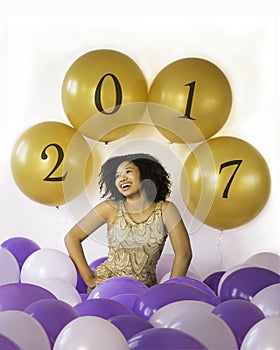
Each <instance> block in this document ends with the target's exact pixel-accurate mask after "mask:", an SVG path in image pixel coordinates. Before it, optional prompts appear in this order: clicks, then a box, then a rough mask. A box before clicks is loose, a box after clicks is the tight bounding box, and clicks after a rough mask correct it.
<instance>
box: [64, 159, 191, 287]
mask: <svg viewBox="0 0 280 350" xmlns="http://www.w3.org/2000/svg"><path fill="white" fill-rule="evenodd" d="M99 185H100V191H101V195H102V198H105V199H104V200H103V201H102V202H100V203H99V204H98V205H96V206H95V207H94V208H93V209H92V210H91V211H90V212H89V213H88V214H87V215H86V216H85V217H84V218H82V219H81V220H80V221H79V222H78V223H77V224H76V225H75V226H74V227H73V228H72V229H71V230H70V231H69V232H68V233H67V235H66V236H65V245H66V248H67V250H68V253H69V256H70V257H71V258H72V260H73V262H74V263H75V265H76V267H77V269H78V271H79V273H80V275H81V277H82V278H83V280H84V281H85V283H86V285H87V286H88V292H90V291H91V290H92V289H93V288H94V287H95V286H97V285H98V284H99V283H101V282H102V281H104V280H106V279H108V278H110V277H117V276H128V277H133V278H136V279H138V280H140V281H142V282H143V283H145V284H146V285H147V286H148V287H150V286H152V285H154V284H156V283H157V279H156V265H157V262H158V260H159V258H160V256H161V253H162V251H163V247H164V244H165V241H166V238H167V237H168V236H169V238H170V241H171V245H172V247H173V250H174V261H173V265H172V270H171V275H170V278H175V277H182V276H186V273H187V270H188V267H189V265H190V262H191V257H192V251H191V245H190V240H189V236H188V232H187V229H186V227H185V225H184V223H183V220H182V218H181V216H180V214H179V211H178V209H177V208H176V206H175V205H174V204H173V203H172V202H170V201H167V198H168V196H169V195H170V186H171V183H170V178H169V174H168V173H167V172H166V170H165V169H164V167H163V166H162V165H161V164H160V162H159V161H158V160H157V159H155V158H154V157H152V156H151V155H149V154H142V153H140V154H139V153H138V154H129V155H123V156H116V157H113V158H110V159H108V160H107V161H106V162H105V163H104V164H103V166H102V168H101V172H100V179H99ZM104 224H107V240H108V259H107V260H106V261H105V262H103V263H102V264H101V265H99V266H98V267H97V268H96V269H95V270H94V272H93V271H91V269H90V267H89V265H88V263H87V261H86V258H85V254H84V251H83V247H82V242H83V240H84V239H85V238H87V237H88V236H89V235H91V234H92V233H93V232H94V231H95V230H96V229H98V228H99V227H100V226H102V225H104Z"/></svg>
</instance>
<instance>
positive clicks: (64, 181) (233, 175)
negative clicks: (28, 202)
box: [12, 49, 270, 230]
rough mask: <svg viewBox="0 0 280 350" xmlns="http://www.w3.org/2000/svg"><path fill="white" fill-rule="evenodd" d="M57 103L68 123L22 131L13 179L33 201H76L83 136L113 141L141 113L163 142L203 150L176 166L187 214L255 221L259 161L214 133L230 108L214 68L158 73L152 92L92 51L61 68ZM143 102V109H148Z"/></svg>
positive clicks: (261, 188) (127, 66)
mask: <svg viewBox="0 0 280 350" xmlns="http://www.w3.org/2000/svg"><path fill="white" fill-rule="evenodd" d="M61 99H62V105H63V109H64V112H65V115H66V116H67V118H68V120H69V121H70V123H71V125H72V126H73V127H70V126H68V125H65V124H63V123H55V122H46V123H42V124H39V125H35V126H33V127H31V128H30V129H28V130H27V131H26V132H25V133H23V135H22V136H21V137H20V138H19V140H18V141H17V143H16V145H15V146H14V150H13V154H12V173H13V177H14V180H15V182H16V184H17V185H18V187H19V188H20V189H21V190H22V192H23V193H25V194H26V195H27V196H28V197H29V198H31V199H33V200H35V201H37V202H39V203H43V204H47V205H56V206H58V205H61V204H63V203H65V202H68V201H70V200H72V199H73V198H75V197H76V196H77V195H79V194H80V193H81V192H82V191H83V190H84V189H85V187H86V186H87V184H88V182H89V179H90V177H91V175H92V168H93V159H92V154H91V150H90V149H89V146H88V144H87V142H86V140H85V139H84V136H85V137H88V138H90V139H93V140H97V142H111V141H114V140H116V139H119V138H121V137H123V136H125V135H127V134H129V133H130V132H131V131H132V130H133V129H134V128H135V127H136V126H137V125H138V124H139V123H141V121H142V119H143V115H144V113H145V111H146V110H148V112H149V116H150V119H151V120H152V124H153V125H154V126H155V127H156V128H157V129H158V130H159V131H160V133H161V134H162V135H163V136H164V137H165V138H166V139H168V140H169V141H171V142H176V143H185V144H194V145H196V144H197V143H198V144H199V145H198V146H197V147H195V148H194V149H193V151H192V152H191V154H190V155H189V156H188V157H187V159H186V161H185V164H184V166H182V168H183V169H182V175H181V185H180V186H181V193H182V197H183V199H184V202H185V204H186V206H187V207H188V209H189V210H190V212H191V213H192V214H193V215H194V216H195V217H196V218H198V219H199V220H200V221H201V222H204V223H205V224H207V225H209V226H212V227H215V228H217V229H219V230H224V229H230V228H234V227H237V226H240V225H243V224H245V223H247V222H248V221H250V220H252V219H253V218H254V217H255V216H257V215H258V214H259V213H260V211H261V210H262V209H263V207H264V205H265V204H266V202H267V200H268V197H269V193H270V174H269V169H268V166H267V164H266V162H265V160H264V158H263V157H262V155H261V154H260V153H259V152H258V151H257V150H256V149H255V148H254V147H253V146H252V145H250V144H248V143H247V142H245V141H243V140H241V139H238V138H235V137H227V136H225V137H216V138H215V137H214V138H211V137H212V136H213V135H215V134H216V133H217V132H218V131H219V130H220V129H221V128H222V127H223V125H224V124H225V123H226V121H227V119H228V117H229V114H230V111H231V106H232V92H231V87H230V84H229V82H228V80H227V78H226V76H225V75H224V73H223V72H222V70H221V69H220V68H218V67H217V66H216V65H215V64H213V63H212V62H210V61H208V60H205V59H202V58H192V57H189V58H183V59H179V60H177V61H174V62H172V63H170V64H169V65H167V66H166V67H164V68H163V69H162V70H161V71H160V72H159V73H158V74H157V76H156V77H155V78H154V80H153V82H152V84H151V86H150V88H149V89H148V87H147V82H146V79H145V77H144V74H143V73H142V71H141V69H140V68H139V66H138V65H137V64H136V63H135V62H134V60H132V59H131V58H130V57H128V56H127V55H125V54H123V53H121V52H118V51H115V50H109V49H100V50H93V51H89V52H87V53H85V54H83V55H82V56H80V57H79V58H78V59H76V60H75V61H74V62H73V63H72V64H71V66H70V67H69V69H68V70H67V72H66V74H65V76H64V79H63V84H62V92H61ZM147 106H148V108H147Z"/></svg>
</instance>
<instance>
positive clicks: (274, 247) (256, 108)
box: [0, 1, 280, 277]
mask: <svg viewBox="0 0 280 350" xmlns="http://www.w3.org/2000/svg"><path fill="white" fill-rule="evenodd" d="M105 3H107V4H108V7H106V6H105ZM198 3H199V2H197V3H196V4H197V5H196V7H194V8H193V10H191V7H190V6H187V5H186V4H187V2H179V1H178V2H176V1H175V2H173V5H174V6H173V7H171V8H170V10H169V9H168V8H167V6H164V5H163V4H162V3H161V2H158V4H157V6H156V4H155V3H154V4H152V5H151V4H150V5H147V6H145V2H144V3H142V2H141V4H142V5H141V6H140V5H139V7H138V8H136V9H133V10H132V9H131V8H130V5H128V2H124V3H123V7H122V6H121V4H122V2H121V3H119V2H118V4H119V6H118V7H117V6H116V4H115V5H112V6H113V7H112V6H110V5H111V4H110V2H109V1H108V2H106V1H105V2H103V5H99V6H100V10H99V11H97V8H98V6H96V7H95V9H96V10H95V12H92V11H87V8H86V7H85V8H80V10H82V11H77V13H75V11H74V8H73V6H72V7H71V3H70V4H69V6H70V7H69V8H70V9H71V11H70V10H69V11H64V10H65V9H63V7H62V5H61V3H60V5H58V10H60V11H61V12H60V13H54V12H52V11H45V12H44V13H32V12H34V8H33V7H32V6H30V7H29V11H25V10H24V9H23V8H19V7H17V8H16V7H13V8H11V9H7V13H5V14H6V17H5V18H4V17H3V16H4V15H3V14H2V18H4V22H2V25H1V52H5V53H7V56H6V55H3V56H2V58H1V63H2V64H1V76H2V79H1V80H2V86H1V96H2V97H3V108H1V111H2V116H1V122H2V128H1V131H2V132H1V138H0V149H1V152H0V164H1V175H0V193H1V195H0V206H1V226H0V243H1V242H3V241H4V240H6V239H7V238H10V237H15V236H25V237H28V238H30V239H33V240H34V241H35V242H36V243H37V244H39V245H40V246H41V247H42V248H50V247H52V248H57V249H60V250H62V251H65V247H64V244H63V238H64V235H65V234H66V232H67V231H68V229H69V228H70V227H71V226H72V225H73V224H74V223H75V222H76V221H77V220H78V219H79V218H80V217H81V216H82V215H84V214H85V213H86V211H87V210H88V209H89V206H90V205H93V204H95V203H97V202H98V200H99V194H98V185H97V174H98V172H99V167H100V165H101V163H102V162H103V160H104V158H105V157H108V156H110V155H112V154H116V153H130V152H132V151H134V150H135V151H144V152H149V153H153V154H154V155H156V156H157V157H158V158H160V160H161V161H162V162H163V164H164V165H166V166H167V167H168V171H169V172H170V173H171V175H172V178H173V183H174V185H173V193H172V197H171V199H172V200H173V201H174V202H175V203H176V204H177V206H178V207H179V209H180V211H181V213H182V215H183V219H184V221H185V224H186V226H187V227H188V229H189V231H190V237H191V242H192V247H193V252H194V258H193V262H192V265H193V267H194V269H196V271H197V272H198V273H199V274H200V275H201V277H205V276H207V275H208V274H210V273H211V272H214V271H216V270H222V269H228V268H230V267H232V266H234V265H237V264H241V263H242V262H244V261H245V260H246V259H247V258H249V257H250V256H251V255H253V254H256V253H258V252H263V251H268V252H274V253H277V254H280V239H279V226H278V225H277V223H278V221H277V214H278V212H277V208H278V206H277V204H278V198H279V194H280V189H279V181H278V179H279V175H280V173H279V167H278V162H279V150H280V147H279V141H278V139H277V138H278V134H279V132H278V130H279V121H278V119H279V112H278V111H277V105H276V101H277V96H279V87H278V82H279V77H280V76H279V69H278V66H277V65H278V64H279V63H278V62H279V39H280V37H279V25H278V24H277V13H276V12H275V10H276V6H273V5H272V4H270V5H269V3H266V8H265V9H262V8H260V6H258V7H255V9H254V10H252V7H249V6H247V7H245V8H244V7H243V8H242V6H241V5H238V4H236V6H235V8H231V9H228V11H227V10H224V11H221V7H219V6H218V5H221V4H219V2H217V3H216V10H214V9H215V6H214V5H213V6H214V7H213V8H212V11H211V9H210V8H209V7H208V8H207V7H203V6H202V7H200V8H199V6H198ZM253 3H254V2H252V4H253ZM67 4H68V3H67ZM201 4H202V3H201ZM126 5H127V6H126ZM175 5H177V6H175ZM247 5H248V4H247ZM268 5H269V6H268ZM19 6H20V5H19ZM35 6H36V5H35ZM142 6H143V7H142ZM193 6H195V5H193ZM254 6H257V5H254ZM27 8H28V6H27ZM230 10H231V11H230ZM28 12H29V13H28ZM70 12H71V13H70ZM80 12H82V13H80ZM85 12H87V13H85ZM230 12H231V14H230ZM8 15H9V16H8ZM100 48H109V49H114V50H117V51H121V52H123V53H125V54H126V55H128V56H130V57H131V58H132V59H134V61H135V62H136V63H137V64H138V65H139V67H140V68H141V70H142V71H143V73H144V75H145V77H146V79H147V82H148V85H150V84H151V82H152V80H153V78H154V77H155V76H156V74H157V73H159V71H160V70H161V69H163V68H164V67H165V66H166V65H167V64H169V63H171V62H173V61H175V60H177V59H180V58H185V57H201V58H204V59H207V60H210V61H212V62H213V63H214V64H216V65H217V66H218V67H220V69H222V71H223V72H224V73H225V75H226V76H227V78H228V80H229V83H230V86H231V88H232V93H233V106H232V110H231V113H230V116H229V118H228V121H227V123H226V124H225V126H224V127H223V128H222V129H221V130H220V131H219V132H218V133H217V134H216V135H215V136H220V135H228V136H235V137H239V138H242V139H244V140H245V141H247V142H249V143H250V144H252V145H253V146H254V147H255V148H256V149H257V150H258V151H259V152H260V153H261V154H262V155H263V157H264V158H265V160H266V162H267V164H268V166H269V169H270V173H271V180H272V189H271V195H270V198H269V200H268V202H267V204H266V206H265V208H264V209H263V210H262V212H261V213H260V214H259V215H258V216H257V217H256V218H255V219H254V220H252V221H251V222H249V223H247V224H246V225H244V226H241V227H238V228H235V229H231V230H228V231H224V232H223V233H221V232H219V231H218V230H216V229H213V228H211V227H209V226H205V225H200V226H197V224H196V223H195V222H194V221H193V218H192V216H191V215H190V213H189V212H188V211H187V210H186V208H185V205H184V203H183V201H182V198H181V194H180V188H179V185H180V184H179V180H178V179H179V174H180V167H181V166H182V162H183V160H184V159H185V158H186V157H187V155H188V149H187V148H186V147H185V146H184V145H178V144H170V142H168V141H167V140H166V139H164V138H163V136H162V135H161V134H159V133H158V132H157V130H155V129H154V128H153V127H148V126H146V127H138V128H136V129H135V130H134V131H133V132H132V133H131V134H130V135H128V136H126V137H125V138H122V139H121V140H117V141H113V142H111V143H109V144H108V145H105V144H102V143H100V144H98V146H97V147H96V151H95V152H94V157H95V158H94V159H95V168H94V176H93V180H92V182H91V183H90V186H89V188H90V190H89V192H88V193H90V197H89V198H88V201H86V203H85V202H84V197H83V196H80V197H78V198H77V199H75V200H73V201H72V202H70V203H67V204H65V205H62V206H60V207H59V208H55V207H49V206H46V205H42V204H39V203H36V202H34V201H32V200H31V199H29V198H27V197H26V196H25V195H24V194H23V193H22V192H21V191H20V190H19V189H18V188H17V186H16V185H15V183H14V181H13V177H12V173H11V169H10V161H11V152H12V149H13V146H14V144H15V142H16V140H17V139H18V137H19V136H20V135H21V134H22V133H23V131H25V130H26V129H28V128H29V127H31V126H32V125H34V124H37V123H40V122H43V121H52V120H55V121H60V122H63V123H66V124H68V125H70V123H69V121H68V120H67V118H66V116H65V114H64V112H63V108H62V102H61V86H62V81H63V78H64V75H65V73H66V71H67V69H68V68H69V66H70V65H71V64H72V63H73V61H74V60H75V59H77V58H78V57H79V56H80V55H82V54H84V53H86V52H87V51H90V50H95V49H100ZM7 63H8V70H7ZM105 235H106V232H105V228H102V229H100V230H99V231H98V232H97V233H96V235H94V236H92V237H91V238H90V239H88V240H87V241H86V242H85V250H86V255H87V257H88V259H89V260H90V261H91V260H93V259H95V258H98V257H100V256H103V255H105V254H106V243H105V241H106V240H105ZM165 252H171V248H170V246H169V242H168V243H167V246H166V248H165Z"/></svg>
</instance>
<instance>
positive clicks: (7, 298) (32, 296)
mask: <svg viewBox="0 0 280 350" xmlns="http://www.w3.org/2000/svg"><path fill="white" fill-rule="evenodd" d="M41 299H56V297H55V296H54V295H53V294H52V293H51V292H49V291H48V290H46V289H44V288H42V287H39V286H36V285H34V284H28V283H10V284H5V285H3V286H0V311H6V310H20V311H23V310H24V309H25V308H26V307H27V306H28V305H30V304H32V303H34V302H35V301H37V300H41Z"/></svg>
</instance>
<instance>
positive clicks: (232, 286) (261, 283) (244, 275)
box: [220, 267, 280, 301]
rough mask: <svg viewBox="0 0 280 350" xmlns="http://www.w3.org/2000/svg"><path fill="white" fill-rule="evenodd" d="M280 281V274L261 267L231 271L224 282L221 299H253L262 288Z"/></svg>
mask: <svg viewBox="0 0 280 350" xmlns="http://www.w3.org/2000/svg"><path fill="white" fill-rule="evenodd" d="M276 283H280V275H278V274H277V273H276V272H273V271H271V270H267V269H264V268H261V267H246V268H242V269H239V270H236V271H234V272H233V273H231V274H230V275H229V276H228V277H227V278H226V279H225V280H224V281H223V283H222V286H221V290H220V298H221V301H225V300H230V299H245V300H248V301H250V300H252V298H253V296H254V295H255V294H257V293H258V292H259V291H260V290H262V289H264V288H265V287H268V286H270V285H272V284H276Z"/></svg>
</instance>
